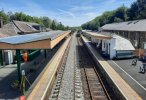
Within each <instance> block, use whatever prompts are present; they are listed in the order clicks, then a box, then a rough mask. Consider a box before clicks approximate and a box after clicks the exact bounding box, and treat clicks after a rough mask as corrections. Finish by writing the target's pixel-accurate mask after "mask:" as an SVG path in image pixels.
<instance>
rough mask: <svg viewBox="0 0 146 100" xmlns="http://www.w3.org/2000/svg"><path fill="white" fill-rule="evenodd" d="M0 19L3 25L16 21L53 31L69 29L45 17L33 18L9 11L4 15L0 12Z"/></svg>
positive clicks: (2, 11)
mask: <svg viewBox="0 0 146 100" xmlns="http://www.w3.org/2000/svg"><path fill="white" fill-rule="evenodd" d="M0 17H2V18H3V21H4V24H6V23H8V22H10V21H12V20H18V21H26V22H35V23H38V24H40V25H43V26H45V27H46V28H52V29H53V30H67V29H69V26H66V27H65V26H64V25H63V24H62V23H61V22H57V21H56V20H51V19H50V18H49V17H47V16H44V17H35V16H30V15H26V14H25V13H23V12H16V13H12V12H11V11H9V12H8V13H5V12H4V10H1V11H0Z"/></svg>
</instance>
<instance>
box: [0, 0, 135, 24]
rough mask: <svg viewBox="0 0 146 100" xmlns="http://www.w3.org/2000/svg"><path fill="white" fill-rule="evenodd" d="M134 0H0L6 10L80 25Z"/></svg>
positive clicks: (128, 4) (2, 7)
mask: <svg viewBox="0 0 146 100" xmlns="http://www.w3.org/2000/svg"><path fill="white" fill-rule="evenodd" d="M134 1H136V0H0V9H4V10H5V11H6V12H8V11H12V12H24V13H26V14H28V15H32V16H38V17H41V16H48V17H49V18H51V19H56V20H57V21H59V22H62V23H63V24H64V25H69V26H80V25H81V24H83V23H85V22H87V21H90V20H92V19H94V18H95V17H96V16H99V15H101V14H102V13H103V12H104V11H110V10H113V9H116V8H117V7H119V6H121V5H123V4H124V5H125V6H127V7H130V5H131V4H132V3H133V2H134Z"/></svg>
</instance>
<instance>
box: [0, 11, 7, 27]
mask: <svg viewBox="0 0 146 100" xmlns="http://www.w3.org/2000/svg"><path fill="white" fill-rule="evenodd" d="M0 17H2V18H3V23H4V24H6V23H8V21H9V17H8V15H7V14H6V13H5V12H4V10H1V11H0Z"/></svg>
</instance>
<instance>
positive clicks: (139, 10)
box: [82, 0, 146, 30]
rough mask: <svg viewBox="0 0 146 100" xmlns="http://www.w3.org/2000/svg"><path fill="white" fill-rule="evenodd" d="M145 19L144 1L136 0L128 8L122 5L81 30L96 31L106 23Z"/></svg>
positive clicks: (85, 25) (145, 5) (145, 1)
mask: <svg viewBox="0 0 146 100" xmlns="http://www.w3.org/2000/svg"><path fill="white" fill-rule="evenodd" d="M145 18H146V0H137V1H136V2H134V3H133V4H132V5H131V7H130V8H127V7H125V6H124V5H123V6H121V7H119V8H117V9H116V10H113V11H106V12H104V13H103V14H102V15H101V16H98V17H96V18H95V19H93V20H92V21H89V22H87V23H85V24H83V25H82V28H83V29H89V30H98V27H100V26H103V25H105V24H108V23H114V22H123V21H130V20H137V19H145Z"/></svg>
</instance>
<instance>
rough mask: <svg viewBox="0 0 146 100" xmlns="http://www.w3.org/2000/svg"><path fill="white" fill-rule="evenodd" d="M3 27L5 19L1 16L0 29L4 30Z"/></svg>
mask: <svg viewBox="0 0 146 100" xmlns="http://www.w3.org/2000/svg"><path fill="white" fill-rule="evenodd" d="M2 27H3V17H2V16H1V17H0V28H2Z"/></svg>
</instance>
